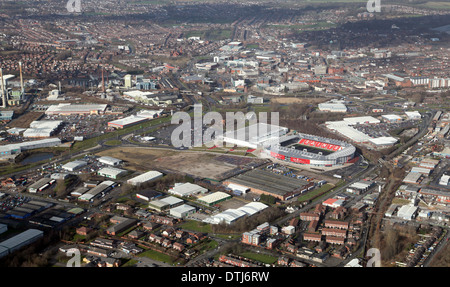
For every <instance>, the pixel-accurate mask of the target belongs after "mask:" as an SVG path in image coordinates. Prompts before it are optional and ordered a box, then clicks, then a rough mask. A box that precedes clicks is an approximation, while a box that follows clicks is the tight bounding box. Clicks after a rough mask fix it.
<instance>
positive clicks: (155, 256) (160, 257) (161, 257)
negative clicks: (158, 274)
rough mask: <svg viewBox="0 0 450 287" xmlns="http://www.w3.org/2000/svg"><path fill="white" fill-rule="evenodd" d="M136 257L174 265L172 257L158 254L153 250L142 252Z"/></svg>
mask: <svg viewBox="0 0 450 287" xmlns="http://www.w3.org/2000/svg"><path fill="white" fill-rule="evenodd" d="M138 256H139V257H147V258H150V259H153V260H157V261H161V262H164V263H168V264H174V263H175V258H173V257H171V256H169V255H166V254H163V253H160V252H158V251H155V250H150V249H149V250H146V251H144V252H142V253H141V254H139V255H138Z"/></svg>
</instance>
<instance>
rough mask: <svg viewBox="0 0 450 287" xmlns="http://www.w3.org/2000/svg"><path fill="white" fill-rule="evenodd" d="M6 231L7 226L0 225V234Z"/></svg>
mask: <svg viewBox="0 0 450 287" xmlns="http://www.w3.org/2000/svg"><path fill="white" fill-rule="evenodd" d="M6 231H8V225H6V224H2V223H0V234H2V233H5V232H6Z"/></svg>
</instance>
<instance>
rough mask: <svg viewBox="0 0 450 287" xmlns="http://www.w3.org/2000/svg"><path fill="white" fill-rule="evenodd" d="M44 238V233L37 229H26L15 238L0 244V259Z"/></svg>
mask: <svg viewBox="0 0 450 287" xmlns="http://www.w3.org/2000/svg"><path fill="white" fill-rule="evenodd" d="M42 237H44V232H43V231H41V230H39V229H28V230H26V231H24V232H22V233H19V234H18V235H16V236H13V237H11V238H9V239H7V240H5V241H3V242H0V257H4V256H6V255H8V254H11V253H13V252H14V251H16V250H18V249H20V248H22V247H24V246H27V245H29V244H31V243H33V242H35V241H37V240H39V239H41V238H42Z"/></svg>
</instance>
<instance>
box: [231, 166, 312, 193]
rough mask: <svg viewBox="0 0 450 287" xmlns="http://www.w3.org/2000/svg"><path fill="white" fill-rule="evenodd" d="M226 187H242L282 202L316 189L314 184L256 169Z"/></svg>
mask: <svg viewBox="0 0 450 287" xmlns="http://www.w3.org/2000/svg"><path fill="white" fill-rule="evenodd" d="M223 184H224V185H226V186H230V184H233V185H234V186H241V187H243V188H245V189H247V190H249V191H250V192H253V193H257V194H266V195H271V196H273V197H275V198H278V199H280V200H289V199H291V198H293V197H295V196H297V195H300V194H302V193H304V192H306V191H308V190H311V189H312V188H314V183H312V182H307V181H305V180H301V179H297V178H292V177H287V176H284V175H280V174H276V173H273V172H269V171H265V170H261V169H254V170H251V171H248V172H246V173H243V174H240V175H238V176H235V177H233V178H230V179H227V180H226V181H224V182H223Z"/></svg>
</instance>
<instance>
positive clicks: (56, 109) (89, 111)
mask: <svg viewBox="0 0 450 287" xmlns="http://www.w3.org/2000/svg"><path fill="white" fill-rule="evenodd" d="M107 107H108V105H106V104H86V105H77V104H59V105H51V106H49V107H48V108H47V110H46V111H45V114H46V115H66V116H68V115H98V114H104V113H105V111H106V108H107Z"/></svg>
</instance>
